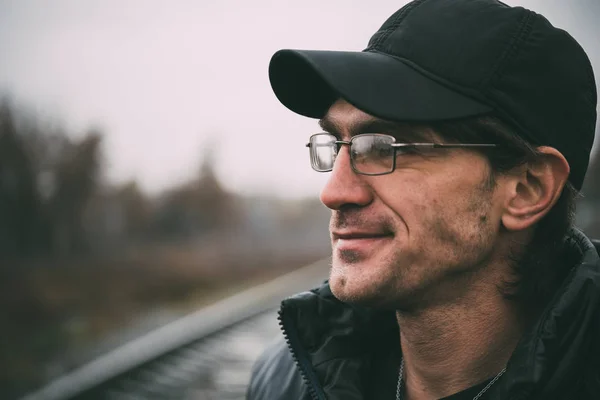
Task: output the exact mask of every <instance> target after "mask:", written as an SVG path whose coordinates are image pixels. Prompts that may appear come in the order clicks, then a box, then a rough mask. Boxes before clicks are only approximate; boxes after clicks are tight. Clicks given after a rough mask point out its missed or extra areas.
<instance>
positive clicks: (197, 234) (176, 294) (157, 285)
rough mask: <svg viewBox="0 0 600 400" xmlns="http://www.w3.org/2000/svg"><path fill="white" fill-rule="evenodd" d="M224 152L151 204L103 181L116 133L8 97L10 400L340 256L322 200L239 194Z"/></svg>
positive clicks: (2, 251)
mask: <svg viewBox="0 0 600 400" xmlns="http://www.w3.org/2000/svg"><path fill="white" fill-rule="evenodd" d="M216 150H217V149H216V148H214V146H207V147H206V148H205V149H204V150H203V151H202V152H201V154H199V156H198V159H199V161H200V162H199V163H198V164H199V165H198V170H197V174H196V177H195V178H194V179H192V180H190V181H188V182H183V183H181V184H179V185H176V186H174V187H171V188H169V189H167V190H165V191H163V192H162V193H159V194H157V195H154V196H148V195H146V194H145V193H143V192H142V191H141V190H140V188H139V186H138V184H136V182H135V181H131V182H127V183H125V184H121V185H112V184H109V183H108V182H106V180H105V179H103V169H104V168H105V156H104V153H103V133H102V131H100V130H98V129H96V128H90V129H88V130H87V131H85V132H83V133H77V134H75V133H73V132H66V131H65V130H64V129H63V128H62V127H61V126H60V125H59V124H56V123H51V122H48V121H43V120H41V119H40V118H38V117H36V115H35V114H34V113H33V112H31V111H30V110H28V109H27V108H25V107H23V106H20V105H17V104H16V103H15V102H14V101H11V100H10V99H9V98H8V97H4V98H3V99H2V100H0V221H2V223H1V224H0V308H1V309H0V326H2V340H0V388H2V389H0V398H2V399H4V398H13V397H15V396H17V395H19V394H22V393H23V392H25V391H28V390H31V389H32V388H34V387H36V386H39V385H40V384H41V383H43V382H46V381H48V380H49V379H52V378H54V377H56V376H59V375H61V374H62V373H64V372H66V371H68V370H70V369H72V368H73V367H75V366H77V365H79V364H81V363H83V362H85V361H87V360H89V359H91V358H92V357H94V356H95V355H98V354H100V353H102V352H103V351H105V350H107V349H109V348H111V347H114V346H115V345H117V344H119V343H121V342H123V341H124V340H126V339H128V338H132V337H135V336H136V335H139V334H141V333H144V332H145V331H147V330H149V329H151V328H153V327H156V326H159V325H162V324H164V323H166V322H169V321H171V320H173V319H175V318H177V317H179V316H182V315H184V314H186V313H188V312H190V311H193V310H194V309H196V308H198V307H200V306H202V305H203V304H206V303H207V302H210V301H214V300H215V299H218V298H220V297H223V296H226V295H227V294H230V293H233V292H235V291H236V290H240V289H242V288H244V287H247V286H251V285H254V284H256V283H259V282H261V281H264V280H267V279H269V278H272V277H274V276H276V275H279V274H282V273H284V272H286V271H290V270H292V269H294V268H297V267H299V266H303V265H305V264H307V263H309V262H312V261H314V260H317V259H319V258H322V257H325V256H326V255H327V254H328V252H329V239H328V233H327V223H328V218H329V214H328V212H327V210H326V209H325V208H324V207H323V206H322V205H321V204H320V203H319V202H318V200H317V199H313V198H311V199H298V200H282V199H278V198H275V197H260V196H253V197H249V196H246V197H245V196H241V195H236V194H233V193H230V192H228V191H226V190H225V189H224V188H223V187H222V185H221V184H220V182H219V180H218V179H217V177H216V175H215V173H214V168H213V167H214V154H215V152H216Z"/></svg>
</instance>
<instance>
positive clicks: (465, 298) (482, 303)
mask: <svg viewBox="0 0 600 400" xmlns="http://www.w3.org/2000/svg"><path fill="white" fill-rule="evenodd" d="M496 282H498V280H496V279H491V280H489V282H486V281H485V280H483V281H482V280H478V281H477V282H476V283H472V284H468V290H464V291H463V293H467V294H465V295H462V296H458V298H457V299H455V300H453V301H452V302H450V303H448V302H444V303H443V304H442V303H440V304H438V305H435V304H430V305H429V306H428V307H426V308H424V309H420V310H418V311H414V310H413V311H411V312H403V311H397V319H398V323H399V326H400V344H401V346H402V353H403V357H404V364H405V368H404V371H405V376H404V379H405V387H406V395H405V397H404V398H405V399H410V400H421V399H439V398H443V397H446V396H449V395H452V394H454V393H457V392H460V391H461V390H464V389H467V388H469V387H471V386H473V385H476V384H478V383H481V382H483V381H485V380H486V379H489V378H491V377H493V376H495V375H496V374H498V373H499V372H500V371H501V370H502V369H503V368H504V367H505V365H506V363H507V362H508V359H509V358H510V356H511V354H512V352H513V350H514V349H515V347H516V345H517V342H518V341H519V339H520V337H521V335H522V331H523V329H522V324H521V323H520V322H521V321H520V316H519V313H518V311H517V309H516V306H515V305H514V304H513V303H511V302H509V301H507V300H506V299H505V298H503V297H502V295H501V294H500V293H499V291H498V288H497V284H496Z"/></svg>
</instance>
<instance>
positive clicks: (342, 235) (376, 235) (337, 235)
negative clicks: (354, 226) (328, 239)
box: [331, 231, 390, 240]
mask: <svg viewBox="0 0 600 400" xmlns="http://www.w3.org/2000/svg"><path fill="white" fill-rule="evenodd" d="M331 236H332V238H333V240H360V239H380V238H385V237H389V236H390V234H389V233H383V232H361V231H348V232H343V231H340V232H331Z"/></svg>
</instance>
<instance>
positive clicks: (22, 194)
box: [0, 99, 39, 257]
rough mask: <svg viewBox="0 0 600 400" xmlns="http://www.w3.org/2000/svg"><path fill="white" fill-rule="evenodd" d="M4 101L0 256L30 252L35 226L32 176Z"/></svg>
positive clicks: (11, 113)
mask: <svg viewBox="0 0 600 400" xmlns="http://www.w3.org/2000/svg"><path fill="white" fill-rule="evenodd" d="M15 122H16V121H15V115H14V110H13V108H12V106H11V104H10V103H9V102H8V100H6V99H4V100H2V101H1V102H0V221H1V223H0V255H2V256H4V257H16V256H19V255H22V254H27V253H30V252H32V251H34V248H35V244H36V239H37V238H36V237H35V234H36V231H37V228H38V223H39V202H38V198H37V192H36V175H35V171H34V170H33V165H32V161H31V158H30V154H28V149H27V147H26V143H25V142H24V138H23V137H21V136H20V135H19V133H18V132H17V128H16V125H15Z"/></svg>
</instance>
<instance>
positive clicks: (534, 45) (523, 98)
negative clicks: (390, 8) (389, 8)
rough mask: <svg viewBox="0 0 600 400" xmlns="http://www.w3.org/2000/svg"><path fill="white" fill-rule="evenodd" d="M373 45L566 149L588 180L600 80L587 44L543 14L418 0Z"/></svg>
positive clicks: (466, 1) (458, 0)
mask: <svg viewBox="0 0 600 400" xmlns="http://www.w3.org/2000/svg"><path fill="white" fill-rule="evenodd" d="M365 51H367V52H379V53H385V54H388V55H391V56H394V57H396V58H398V59H400V60H402V61H403V62H404V63H405V64H408V65H410V66H411V67H413V68H414V69H416V70H418V71H419V72H420V73H422V74H424V75H426V76H428V77H429V78H431V79H434V80H436V81H437V82H439V83H441V84H443V85H444V86H447V87H449V88H451V89H453V90H455V91H458V92H460V93H462V94H464V95H467V96H469V97H471V98H473V99H476V100H478V101H480V102H482V103H484V104H487V105H489V106H491V107H492V108H493V109H494V110H495V112H496V113H497V114H498V115H499V116H500V117H501V118H503V119H504V120H505V121H507V122H508V123H510V124H512V125H513V126H515V127H516V128H517V130H518V132H519V134H520V135H522V136H523V137H524V138H525V139H527V140H528V141H530V142H531V143H532V144H534V145H548V146H552V147H555V148H556V149H558V150H559V151H560V152H562V153H563V154H564V155H565V157H566V158H567V160H568V162H569V164H570V166H571V181H572V183H573V184H574V185H575V187H581V184H582V182H583V178H584V176H585V171H586V169H587V165H588V162H589V154H590V152H591V149H592V145H593V140H594V131H595V124H596V102H597V94H596V83H595V80H594V74H593V71H592V66H591V63H590V61H589V59H588V57H587V55H586V54H585V52H584V51H583V49H582V48H581V46H579V44H578V43H577V42H576V41H575V40H574V39H573V38H572V37H571V36H570V35H569V34H568V33H567V32H565V31H563V30H561V29H558V28H555V27H554V26H552V25H551V24H550V22H548V20H547V19H546V18H544V17H543V16H541V15H539V14H536V13H534V12H532V11H530V10H527V9H524V8H522V7H509V6H507V5H505V4H503V3H501V2H499V1H496V0H452V1H449V0H415V1H413V2H411V3H409V4H407V5H406V6H404V7H403V8H401V9H400V10H398V11H397V12H396V13H394V14H393V15H392V16H391V17H390V18H388V19H387V20H386V21H385V23H384V24H383V25H382V26H381V28H380V29H379V30H378V31H377V32H376V33H375V34H374V35H373V37H372V38H371V40H370V41H369V45H368V47H367V49H365Z"/></svg>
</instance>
